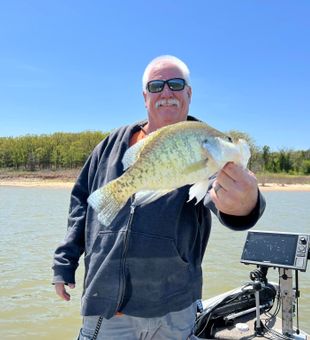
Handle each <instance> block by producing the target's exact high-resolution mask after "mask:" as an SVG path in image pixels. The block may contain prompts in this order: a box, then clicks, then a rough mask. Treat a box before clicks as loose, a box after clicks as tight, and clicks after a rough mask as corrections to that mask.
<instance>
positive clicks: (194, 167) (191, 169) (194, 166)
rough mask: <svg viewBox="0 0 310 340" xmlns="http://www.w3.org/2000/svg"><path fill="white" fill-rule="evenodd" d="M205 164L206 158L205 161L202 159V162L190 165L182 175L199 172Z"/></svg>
mask: <svg viewBox="0 0 310 340" xmlns="http://www.w3.org/2000/svg"><path fill="white" fill-rule="evenodd" d="M207 162H208V159H207V158H206V159H202V160H200V161H198V162H196V163H192V164H190V165H189V166H187V167H186V168H185V170H184V173H185V174H191V173H193V172H196V171H199V170H201V169H203V168H206V167H207Z"/></svg>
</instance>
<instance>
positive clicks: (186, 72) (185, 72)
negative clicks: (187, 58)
mask: <svg viewBox="0 0 310 340" xmlns="http://www.w3.org/2000/svg"><path fill="white" fill-rule="evenodd" d="M166 62H169V63H171V64H173V65H175V66H176V67H177V68H178V69H180V71H181V72H182V74H183V77H184V79H185V81H186V84H187V85H190V78H189V68H188V67H187V65H186V64H185V63H184V62H183V61H182V60H181V59H179V58H177V57H174V56H172V55H162V56H159V57H157V58H155V59H153V60H152V61H151V62H150V63H149V64H148V65H147V66H146V68H145V70H144V73H143V77H142V89H143V91H145V89H146V84H147V82H148V79H149V74H150V71H151V69H153V68H154V66H155V65H159V66H160V65H162V64H164V63H166Z"/></svg>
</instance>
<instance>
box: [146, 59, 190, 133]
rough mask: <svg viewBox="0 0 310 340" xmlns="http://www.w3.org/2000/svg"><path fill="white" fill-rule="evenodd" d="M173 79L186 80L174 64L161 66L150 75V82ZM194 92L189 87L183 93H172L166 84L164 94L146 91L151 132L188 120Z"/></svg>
mask: <svg viewBox="0 0 310 340" xmlns="http://www.w3.org/2000/svg"><path fill="white" fill-rule="evenodd" d="M172 78H184V77H183V75H182V72H181V71H180V70H179V69H178V68H177V67H176V66H175V65H173V64H171V63H168V62H167V63H165V64H161V67H160V68H159V67H156V66H155V68H153V69H152V70H151V72H150V73H149V78H148V82H149V81H150V80H168V79H172ZM191 95H192V91H191V88H190V87H189V86H187V85H186V86H185V88H184V89H183V90H181V91H172V90H170V89H169V87H168V85H167V84H165V86H164V89H163V90H162V92H158V93H150V92H149V91H148V90H147V89H146V90H144V92H143V96H144V101H145V107H146V109H147V111H148V116H149V124H150V127H151V130H156V129H158V128H160V127H163V126H165V125H169V124H174V123H177V122H181V121H184V120H186V118H187V114H188V110H189V104H190V101H191Z"/></svg>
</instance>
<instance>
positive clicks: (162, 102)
mask: <svg viewBox="0 0 310 340" xmlns="http://www.w3.org/2000/svg"><path fill="white" fill-rule="evenodd" d="M160 106H176V107H180V102H179V100H178V99H174V98H170V99H160V100H158V101H157V102H156V103H155V107H156V109H157V108H159V107H160Z"/></svg>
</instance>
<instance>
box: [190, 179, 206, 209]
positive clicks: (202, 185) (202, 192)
mask: <svg viewBox="0 0 310 340" xmlns="http://www.w3.org/2000/svg"><path fill="white" fill-rule="evenodd" d="M208 189H209V179H206V180H203V181H200V182H197V183H195V184H194V185H192V186H191V187H190V189H189V198H188V201H187V202H189V201H191V200H192V199H193V198H195V197H196V204H197V203H199V202H200V201H201V200H202V199H203V198H204V197H205V196H206V194H207V191H208Z"/></svg>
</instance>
